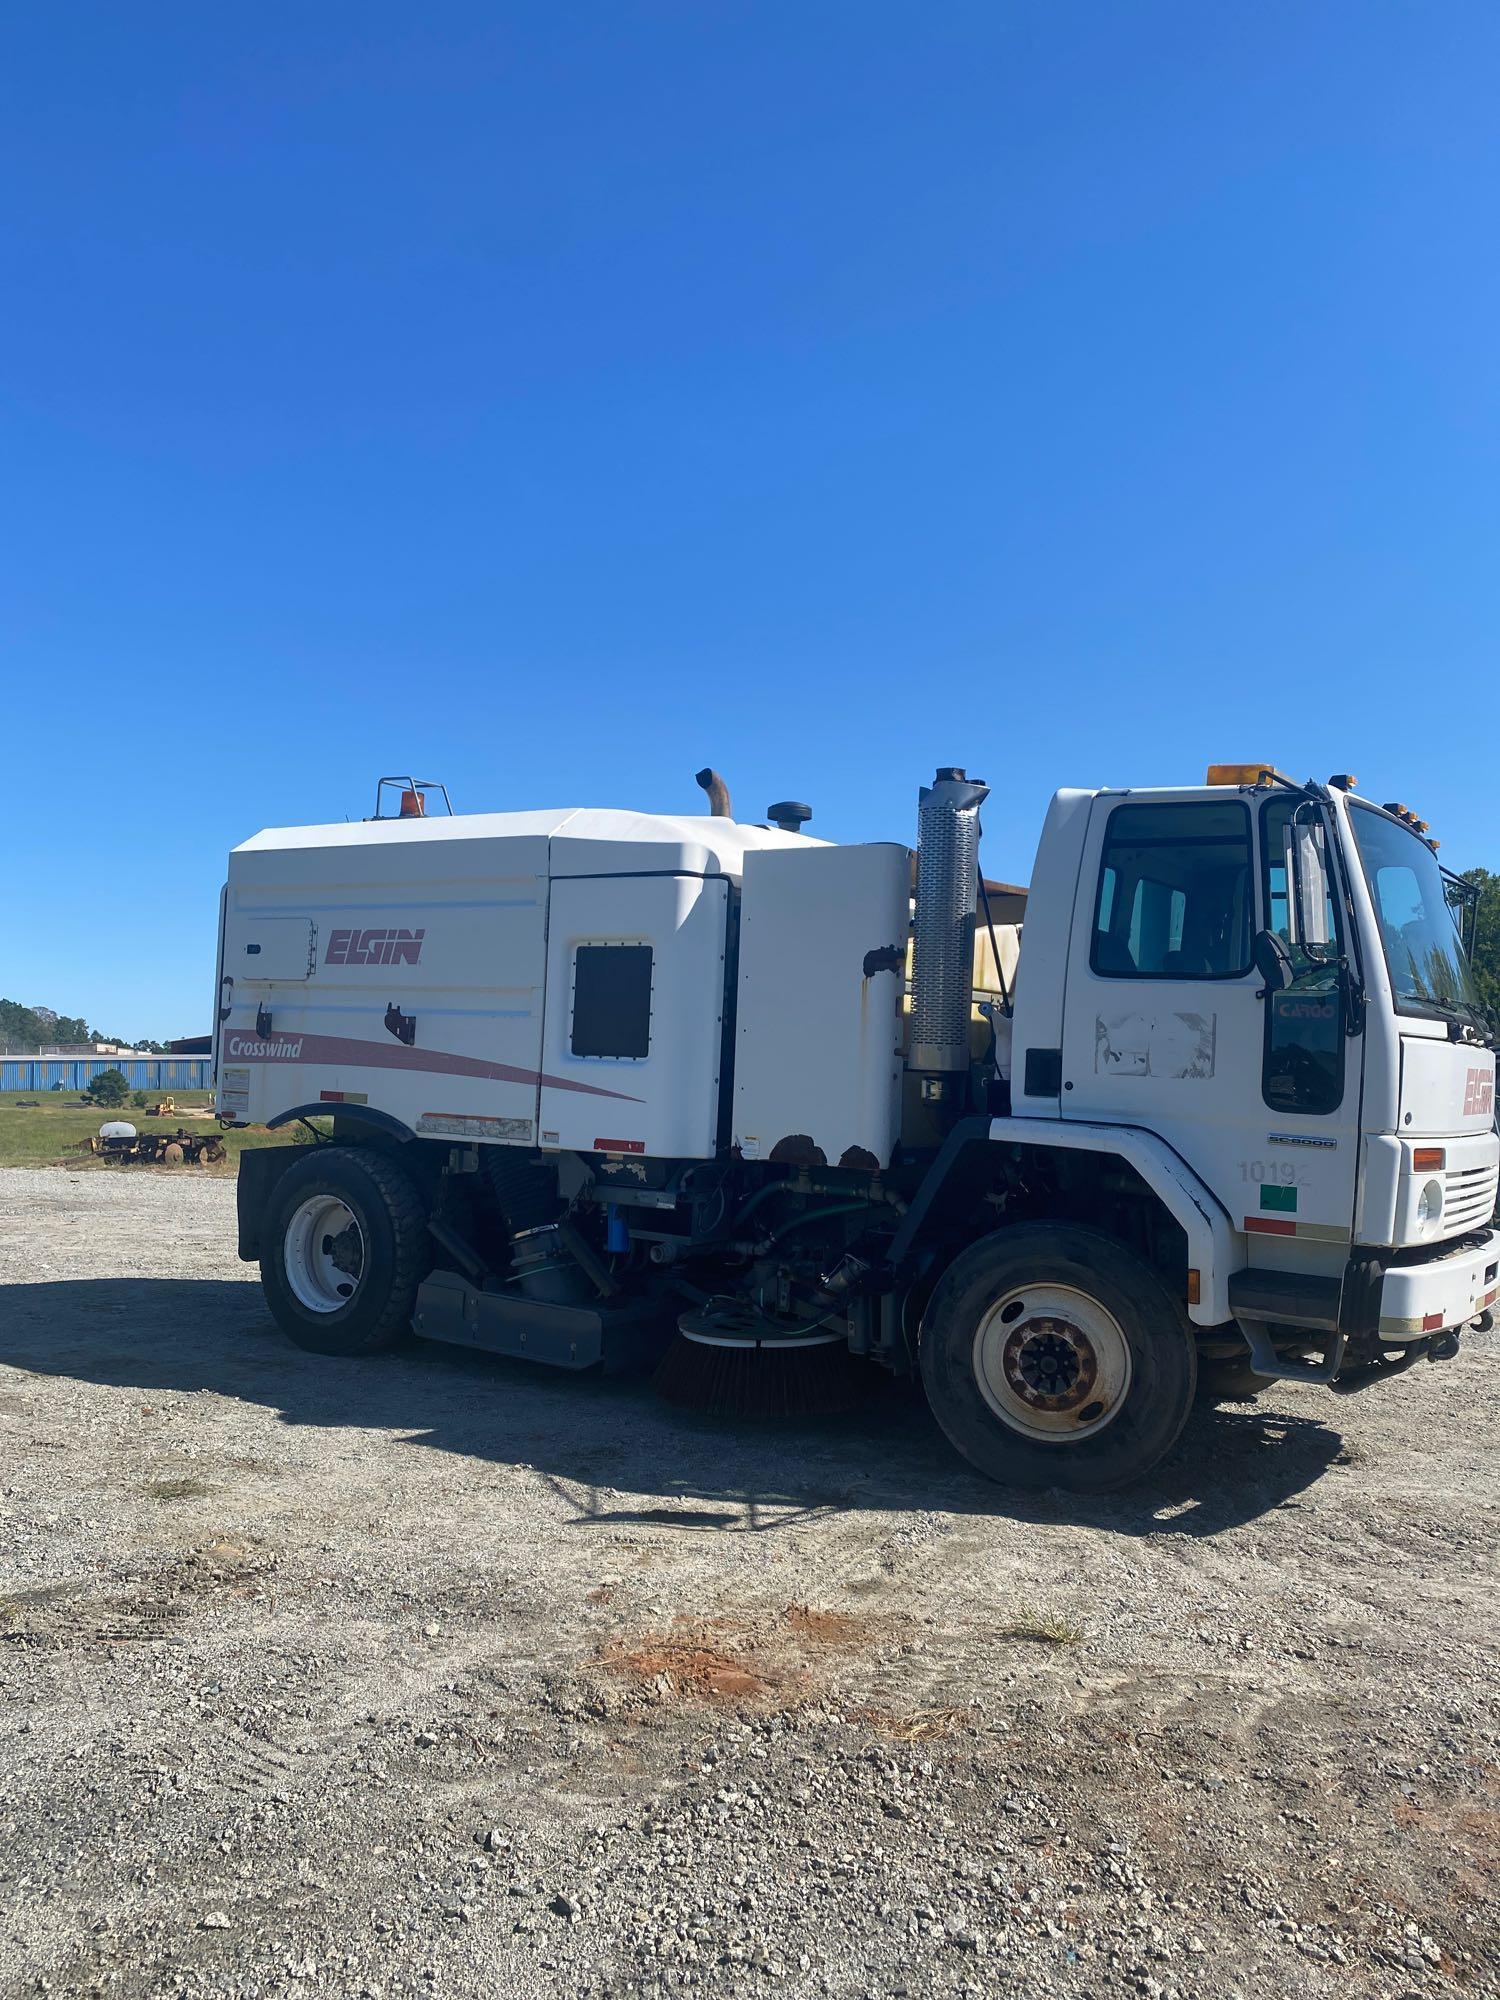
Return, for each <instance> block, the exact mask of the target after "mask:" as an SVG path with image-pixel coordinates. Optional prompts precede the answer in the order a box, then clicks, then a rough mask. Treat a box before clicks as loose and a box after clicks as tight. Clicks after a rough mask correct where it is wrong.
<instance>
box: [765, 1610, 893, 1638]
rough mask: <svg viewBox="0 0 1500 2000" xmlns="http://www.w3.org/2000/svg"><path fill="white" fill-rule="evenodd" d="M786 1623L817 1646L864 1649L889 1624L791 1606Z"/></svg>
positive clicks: (798, 1634)
mask: <svg viewBox="0 0 1500 2000" xmlns="http://www.w3.org/2000/svg"><path fill="white" fill-rule="evenodd" d="M786 1622H787V1625H788V1626H789V1628H790V1629H791V1630H792V1631H793V1632H794V1633H795V1634H796V1635H797V1637H798V1638H799V1639H804V1640H806V1641H808V1642H809V1643H810V1644H812V1645H815V1646H864V1645H868V1644H869V1643H870V1642H871V1640H873V1639H874V1638H875V1637H876V1636H877V1634H878V1631H879V1629H880V1628H881V1627H882V1626H884V1625H886V1624H888V1623H889V1620H887V1619H884V1618H880V1619H876V1618H857V1617H855V1616H854V1615H853V1614H852V1613H850V1612H848V1611H817V1610H814V1609H813V1607H812V1606H811V1605H810V1604H789V1605H788V1606H787V1612H786Z"/></svg>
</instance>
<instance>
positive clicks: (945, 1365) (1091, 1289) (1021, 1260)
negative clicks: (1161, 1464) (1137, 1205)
mask: <svg viewBox="0 0 1500 2000" xmlns="http://www.w3.org/2000/svg"><path fill="white" fill-rule="evenodd" d="M921 1365H922V1380H923V1383H924V1385H925V1387H926V1390H927V1400H928V1402H929V1403H930V1404H931V1406H932V1413H933V1415H934V1416H935V1417H936V1418H937V1420H938V1422H939V1424H940V1425H941V1426H942V1428H943V1430H944V1431H945V1432H946V1434H947V1436H948V1438H949V1441H950V1442H951V1443H952V1444H953V1445H954V1446H955V1447H956V1448H957V1449H958V1450H959V1451H960V1452H962V1454H963V1455H964V1457H965V1458H966V1459H968V1461H969V1463H970V1464H971V1465H974V1466H977V1468H978V1469H979V1471H981V1472H983V1473H985V1474H986V1475H987V1476H988V1477H989V1478H991V1479H995V1480H999V1481H1000V1482H1001V1483H1002V1484H1003V1485H1006V1486H1020V1487H1026V1488H1030V1489H1033V1490H1034V1489H1037V1488H1043V1487H1049V1486H1057V1487H1061V1488H1063V1489H1064V1490H1066V1491H1068V1492H1073V1493H1101V1492H1107V1491H1108V1490H1109V1489H1110V1488H1111V1487H1116V1486H1124V1485H1127V1484H1128V1483H1129V1482H1130V1481H1131V1480H1133V1479H1138V1478H1140V1476H1141V1475H1142V1474H1143V1473H1145V1472H1147V1471H1149V1470H1150V1468H1151V1467H1152V1466H1153V1465H1155V1464H1156V1463H1157V1461H1158V1460H1159V1459H1160V1458H1162V1457H1163V1456H1164V1455H1165V1454H1166V1453H1167V1452H1168V1451H1169V1450H1170V1449H1171V1447H1172V1445H1173V1444H1174V1443H1175V1442H1176V1440H1177V1436H1178V1433H1179V1432H1180V1431H1181V1429H1182V1426H1183V1424H1184V1423H1185V1422H1186V1421H1187V1416H1188V1411H1189V1410H1190V1408H1191V1407H1192V1401H1193V1390H1194V1387H1195V1384H1196V1381H1197V1372H1198V1356H1197V1349H1196V1347H1195V1345H1194V1342H1193V1335H1192V1329H1191V1327H1190V1326H1189V1324H1188V1322H1187V1319H1186V1317H1185V1315H1184V1313H1183V1311H1182V1309H1181V1308H1180V1307H1179V1306H1178V1304H1177V1303H1176V1301H1175V1300H1174V1299H1173V1298H1172V1295H1171V1294H1170V1292H1168V1290H1167V1289H1166V1287H1165V1286H1164V1285H1163V1283H1162V1281H1161V1279H1160V1278H1159V1277H1158V1276H1157V1274H1156V1273H1155V1271H1153V1270H1152V1268H1151V1266H1150V1265H1149V1264H1146V1263H1145V1262H1143V1261H1142V1259H1141V1258H1139V1257H1137V1256H1135V1255H1134V1253H1133V1252H1131V1251H1129V1250H1127V1249H1125V1247H1124V1246H1123V1245H1122V1244H1119V1243H1117V1242H1115V1241H1114V1239H1113V1238H1112V1237H1108V1236H1104V1235H1101V1234H1100V1233H1098V1232H1097V1231H1095V1230H1092V1229H1083V1228H1076V1227H1074V1226H1073V1225H1071V1224H1066V1223H1027V1224H1018V1225H1017V1226H1016V1227H1015V1228H1013V1229H1003V1230H1000V1231H997V1233H996V1234H995V1235H993V1236H987V1237H985V1238H984V1239H983V1240H982V1241H981V1242H979V1243H975V1244H973V1245H971V1247H970V1248H969V1249H967V1250H965V1251H964V1252H963V1254H962V1255H961V1256H960V1257H958V1258H956V1259H955V1260H954V1262H953V1263H952V1264H951V1265H950V1266H949V1268H948V1270H947V1271H946V1272H945V1273H944V1274H943V1276H942V1278H941V1279H940V1280H939V1281H938V1285H937V1288H936V1290H935V1291H934V1293H933V1295H932V1299H931V1302H930V1304H929V1305H928V1308H927V1311H926V1313H925V1314H924V1315H923V1320H922V1338H921Z"/></svg>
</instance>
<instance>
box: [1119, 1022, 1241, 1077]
mask: <svg viewBox="0 0 1500 2000" xmlns="http://www.w3.org/2000/svg"><path fill="white" fill-rule="evenodd" d="M1218 1033H1219V1017H1218V1015H1217V1014H1117V1015H1112V1016H1108V1017H1106V1016H1105V1015H1103V1014H1101V1015H1099V1017H1098V1019H1097V1020H1096V1021H1095V1022H1094V1073H1095V1074H1096V1075H1097V1076H1156V1077H1178V1078H1181V1079H1184V1080H1187V1079H1198V1078H1202V1077H1209V1076H1212V1075H1213V1073H1214V1048H1215V1044H1216V1042H1217V1041H1218Z"/></svg>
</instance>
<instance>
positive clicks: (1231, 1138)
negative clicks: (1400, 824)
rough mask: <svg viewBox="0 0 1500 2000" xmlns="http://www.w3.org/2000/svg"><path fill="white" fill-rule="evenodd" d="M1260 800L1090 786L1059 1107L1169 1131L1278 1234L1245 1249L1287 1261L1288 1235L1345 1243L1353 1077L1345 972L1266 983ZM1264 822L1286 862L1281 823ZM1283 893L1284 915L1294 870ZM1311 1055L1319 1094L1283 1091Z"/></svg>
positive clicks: (1263, 1231)
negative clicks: (1268, 988) (1349, 1074)
mask: <svg viewBox="0 0 1500 2000" xmlns="http://www.w3.org/2000/svg"><path fill="white" fill-rule="evenodd" d="M1260 803H1261V802H1260V801H1259V800H1257V799H1255V798H1254V797H1253V796H1250V795H1246V794H1243V793H1240V792H1237V791H1228V790H1226V791H1224V792H1222V793H1220V794H1218V795H1217V796H1212V795H1211V796H1207V797H1205V795H1204V794H1203V793H1201V792H1198V793H1183V794H1173V793H1168V792H1150V793H1135V794H1124V795H1121V794H1115V795H1112V796H1111V795H1101V796H1100V797H1098V798H1096V799H1095V801H1094V804H1093V807H1092V810H1091V814H1090V823H1089V830H1088V836H1087V840H1086V843H1085V850H1084V863H1083V870H1082V875H1081V879H1080V887H1079V895H1078V899H1077V905H1076V908H1075V912H1074V930H1073V937H1072V941H1071V948H1070V951H1069V960H1068V977H1067V984H1066V993H1065V1001H1064V1024H1063V1091H1062V1099H1061V1109H1062V1114H1063V1116H1064V1117H1065V1118H1079V1119H1095V1120H1099V1121H1101V1122H1105V1123H1111V1124H1129V1125H1138V1126H1142V1127H1144V1128H1146V1129H1147V1130H1150V1131H1152V1132H1155V1133H1156V1134H1158V1135H1159V1136H1160V1137H1161V1138H1163V1139H1165V1140H1166V1142H1167V1143H1168V1144H1169V1145H1170V1146H1171V1147H1172V1148H1173V1149H1174V1150H1175V1151H1176V1152H1177V1153H1179V1154H1180V1155H1181V1156H1182V1158H1183V1159H1184V1160H1185V1161H1186V1162H1187V1163H1188V1164H1189V1165H1190V1166H1191V1167H1192V1168H1193V1170H1194V1171H1195V1172H1196V1173H1197V1174H1198V1175H1199V1177H1200V1178H1201V1179H1202V1180H1204V1181H1205V1182H1206V1183H1207V1184H1208V1186H1209V1187H1210V1188H1211V1189H1212V1190H1213V1192H1214V1194H1215V1195H1216V1196H1217V1197H1218V1199H1219V1201H1220V1202H1221V1203H1222V1205H1223V1207H1224V1209H1225V1210H1226V1212H1227V1213H1228V1216H1229V1218H1230V1221H1231V1223H1232V1224H1233V1226H1234V1227H1235V1228H1236V1229H1241V1230H1244V1231H1245V1232H1246V1233H1247V1234H1248V1235H1249V1236H1250V1237H1251V1238H1252V1242H1254V1240H1256V1239H1259V1240H1261V1241H1262V1242H1264V1243H1269V1241H1270V1239H1272V1238H1276V1239H1281V1241H1280V1242H1278V1243H1276V1244H1273V1245H1271V1246H1270V1247H1271V1252H1272V1254H1270V1255H1263V1254H1261V1253H1260V1252H1258V1251H1257V1250H1255V1249H1254V1248H1252V1250H1251V1253H1250V1254H1251V1261H1252V1262H1268V1263H1275V1262H1278V1261H1283V1262H1285V1261H1289V1260H1287V1259H1286V1258H1285V1257H1281V1256H1278V1254H1276V1253H1278V1252H1279V1251H1280V1250H1281V1248H1282V1244H1283V1243H1284V1241H1285V1240H1286V1239H1303V1240H1309V1241H1313V1240H1323V1241H1328V1242H1333V1241H1337V1242H1340V1243H1345V1244H1347V1242H1348V1241H1349V1238H1350V1235H1351V1231H1352V1226H1353V1208H1354V1167H1355V1160H1356V1156H1357V1150H1356V1143H1355V1140H1356V1133H1357V1110H1358V1090H1357V1088H1355V1089H1354V1090H1352V1091H1351V1090H1350V1089H1349V1088H1348V1087H1347V1082H1346V1077H1345V1070H1346V1065H1347V1063H1348V1057H1347V1054H1346V1050H1345V1038H1344V1036H1343V1033H1342V1019H1341V1010H1342V999H1341V995H1340V992H1339V990H1338V982H1337V972H1336V968H1334V967H1332V966H1322V967H1319V968H1317V973H1318V978H1317V981H1316V982H1315V983H1313V984H1304V983H1303V978H1302V977H1301V976H1299V978H1298V979H1297V980H1296V981H1294V984H1293V985H1292V986H1291V987H1289V988H1288V989H1287V990H1286V992H1285V993H1283V994H1279V995H1274V996H1268V995H1267V994H1266V993H1265V981H1264V979H1263V978H1262V976H1261V974H1260V973H1259V972H1258V971H1257V970H1256V969H1255V965H1254V957H1253V952H1254V938H1255V933H1256V931H1257V929H1259V928H1264V927H1268V917H1267V912H1268V910H1269V907H1270V901H1271V895H1272V890H1273V886H1274V885H1273V882H1272V879H1271V877H1270V875H1269V874H1268V872H1267V870H1266V868H1265V867H1264V866H1263V860H1262V857H1263V856H1264V855H1265V854H1266V853H1267V849H1266V848H1265V846H1264V842H1265V839H1266V838H1267V829H1266V828H1265V826H1264V825H1263V824H1262V823H1261V820H1260ZM1271 834H1272V837H1274V838H1275V839H1276V841H1277V843H1278V845H1277V848H1276V853H1277V856H1278V859H1279V855H1280V846H1279V841H1280V829H1279V826H1278V827H1276V828H1274V829H1271ZM1281 893H1282V906H1283V921H1284V914H1285V912H1284V905H1285V888H1284V883H1283V884H1282V891H1281ZM1298 969H1299V975H1302V974H1307V975H1310V973H1311V970H1312V969H1311V968H1309V967H1307V966H1302V967H1299V968H1298ZM1325 985H1326V986H1328V987H1330V988H1331V991H1329V990H1325ZM1273 1002H1274V1003H1276V1009H1277V1011H1276V1012H1275V1014H1274V1016H1273V1015H1271V1014H1270V1013H1268V1009H1269V1008H1270V1007H1271V1006H1272V1005H1273ZM1330 1008H1331V1009H1332V1010H1333V1014H1332V1019H1331V1020H1330V1015H1329V1009H1330ZM1305 1045H1311V1053H1310V1054H1309V1053H1308V1050H1307V1046H1305ZM1330 1061H1332V1062H1333V1064H1334V1065H1335V1067H1336V1072H1337V1074H1336V1079H1328V1078H1327V1076H1326V1068H1327V1064H1328V1063H1329V1062H1330ZM1309 1065H1311V1068H1312V1070H1313V1071H1315V1072H1316V1073H1318V1074H1319V1075H1324V1076H1325V1081H1324V1084H1323V1087H1322V1088H1321V1090H1320V1091H1311V1090H1307V1089H1303V1090H1299V1089H1297V1088H1293V1087H1290V1086H1289V1085H1288V1083H1287V1082H1286V1078H1287V1076H1288V1075H1289V1074H1292V1073H1295V1075H1296V1076H1297V1077H1298V1078H1300V1077H1302V1076H1303V1074H1304V1071H1305V1070H1307V1068H1308V1066H1309ZM1335 1080H1336V1081H1337V1084H1338V1086H1339V1087H1338V1088H1337V1089H1335V1088H1334V1087H1333V1082H1334V1081H1335Z"/></svg>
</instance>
